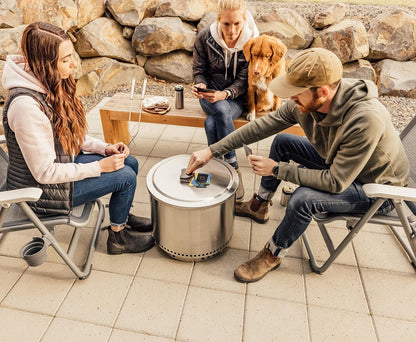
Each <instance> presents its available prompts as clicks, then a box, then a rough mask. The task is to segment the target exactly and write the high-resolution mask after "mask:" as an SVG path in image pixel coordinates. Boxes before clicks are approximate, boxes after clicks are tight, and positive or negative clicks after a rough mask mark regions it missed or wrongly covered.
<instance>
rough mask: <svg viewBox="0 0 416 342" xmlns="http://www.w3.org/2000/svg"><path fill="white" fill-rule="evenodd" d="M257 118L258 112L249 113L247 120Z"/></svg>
mask: <svg viewBox="0 0 416 342" xmlns="http://www.w3.org/2000/svg"><path fill="white" fill-rule="evenodd" d="M255 118H256V112H251V113H247V116H246V120H247V121H254V119H255Z"/></svg>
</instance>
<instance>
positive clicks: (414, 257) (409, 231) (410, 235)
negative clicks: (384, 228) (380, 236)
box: [389, 201, 416, 269]
mask: <svg viewBox="0 0 416 342" xmlns="http://www.w3.org/2000/svg"><path fill="white" fill-rule="evenodd" d="M394 207H395V209H396V211H397V214H398V216H399V219H400V222H401V224H402V227H403V230H404V232H405V234H406V237H407V240H408V242H409V245H410V248H409V246H408V245H407V244H406V241H405V240H404V239H403V238H402V237H401V236H400V235H399V233H398V231H397V229H396V228H395V227H392V226H389V227H390V229H391V231H392V232H393V234H394V236H395V237H396V239H397V241H398V242H399V243H400V245H401V247H402V248H403V249H404V251H405V252H406V254H407V256H408V258H409V260H410V262H411V264H412V265H413V267H414V268H415V269H416V234H415V231H414V230H413V228H412V227H411V226H410V223H409V220H408V219H407V216H406V213H405V211H404V208H403V203H402V202H401V201H400V202H397V203H396V202H394Z"/></svg>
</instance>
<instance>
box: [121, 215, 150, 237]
mask: <svg viewBox="0 0 416 342" xmlns="http://www.w3.org/2000/svg"><path fill="white" fill-rule="evenodd" d="M127 226H128V227H127V228H130V229H131V230H134V231H135V232H140V233H149V232H152V231H153V225H152V220H151V219H149V218H147V217H140V216H136V215H133V214H129V216H128V218H127Z"/></svg>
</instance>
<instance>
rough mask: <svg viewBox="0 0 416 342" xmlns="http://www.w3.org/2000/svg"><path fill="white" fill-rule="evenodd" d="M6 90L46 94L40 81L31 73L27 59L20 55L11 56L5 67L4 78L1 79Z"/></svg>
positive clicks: (7, 59)
mask: <svg viewBox="0 0 416 342" xmlns="http://www.w3.org/2000/svg"><path fill="white" fill-rule="evenodd" d="M1 82H2V85H3V87H4V88H5V89H7V90H9V89H12V88H17V87H21V88H27V89H31V90H34V91H36V92H40V93H45V90H44V88H43V86H42V84H41V83H40V82H39V80H38V79H37V78H36V77H35V76H34V75H33V74H32V72H31V71H29V68H28V66H27V63H26V61H25V58H24V57H23V56H18V55H9V56H7V58H6V64H5V65H4V70H3V76H2V79H1Z"/></svg>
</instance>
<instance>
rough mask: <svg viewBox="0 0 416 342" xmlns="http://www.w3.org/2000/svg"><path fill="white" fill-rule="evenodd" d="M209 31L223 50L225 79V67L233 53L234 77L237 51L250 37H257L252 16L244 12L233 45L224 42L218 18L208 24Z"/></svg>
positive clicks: (240, 49)
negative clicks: (242, 21)
mask: <svg viewBox="0 0 416 342" xmlns="http://www.w3.org/2000/svg"><path fill="white" fill-rule="evenodd" d="M209 29H210V32H211V35H212V38H214V40H215V42H216V43H217V44H218V45H219V46H221V48H222V49H223V51H224V61H225V66H226V68H225V70H226V72H225V73H226V74H225V79H227V67H228V66H229V65H230V62H231V56H232V55H233V54H234V68H233V76H234V78H235V75H236V72H237V52H238V51H242V50H243V46H244V44H245V43H246V42H247V41H248V40H249V39H250V38H254V37H257V36H258V35H259V30H258V29H257V26H256V24H255V22H254V19H253V16H252V15H251V13H250V12H249V11H247V12H246V20H245V21H244V25H243V29H242V30H241V33H240V37H238V40H237V42H236V43H235V46H234V47H232V48H230V47H228V46H227V44H226V43H225V41H224V39H223V37H222V33H221V24H220V23H219V21H218V20H216V21H215V22H213V23H212V24H211V26H210V28H209Z"/></svg>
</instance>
